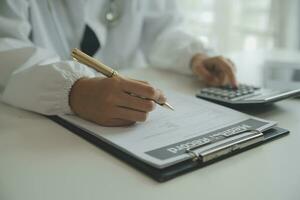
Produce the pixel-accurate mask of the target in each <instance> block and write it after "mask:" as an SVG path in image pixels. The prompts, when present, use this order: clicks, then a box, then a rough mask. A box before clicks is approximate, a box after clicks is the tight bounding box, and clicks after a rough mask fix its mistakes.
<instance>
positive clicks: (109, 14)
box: [103, 0, 123, 27]
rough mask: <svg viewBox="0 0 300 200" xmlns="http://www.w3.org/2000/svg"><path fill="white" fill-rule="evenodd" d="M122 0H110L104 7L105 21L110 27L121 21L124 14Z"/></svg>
mask: <svg viewBox="0 0 300 200" xmlns="http://www.w3.org/2000/svg"><path fill="white" fill-rule="evenodd" d="M122 1H123V0H109V2H108V4H107V5H106V6H105V7H104V12H103V13H104V16H103V19H104V23H105V24H106V25H107V26H108V27H112V26H114V25H116V24H117V22H119V21H120V19H121V16H122V7H123V6H122Z"/></svg>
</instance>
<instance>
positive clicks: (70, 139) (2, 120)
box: [0, 68, 300, 200]
mask: <svg viewBox="0 0 300 200" xmlns="http://www.w3.org/2000/svg"><path fill="white" fill-rule="evenodd" d="M247 70H248V69H247ZM123 73H125V74H127V75H130V76H131V77H133V78H138V79H143V80H147V81H149V82H150V83H153V84H154V85H157V86H159V87H160V88H162V89H163V90H165V89H174V90H177V91H179V92H182V93H185V94H187V95H195V92H196V91H197V89H199V87H200V86H201V84H200V83H199V81H198V80H197V79H196V78H191V77H190V76H187V75H179V74H176V73H172V72H169V71H165V70H158V69H154V68H147V69H135V70H127V71H124V72H123ZM247 73H248V72H247ZM244 74H245V73H244ZM238 76H239V77H242V78H243V75H239V73H238ZM244 77H246V76H244ZM247 77H248V76H247ZM252 77H257V71H255V70H254V71H253V73H252ZM246 81H247V82H248V83H249V82H253V83H254V82H256V81H258V80H256V79H247V80H246ZM247 112H248V113H249V114H253V115H254V116H257V117H262V118H264V119H268V120H274V121H277V122H278V124H279V126H281V127H283V128H287V129H289V130H290V131H291V133H290V134H289V135H288V136H286V137H283V138H281V139H278V140H275V141H272V142H270V143H267V144H265V145H261V146H259V147H257V148H254V149H251V150H249V151H246V152H243V153H241V154H238V155H236V156H233V157H230V158H228V159H225V160H222V161H220V162H217V163H215V164H212V165H210V166H207V167H204V168H202V169H199V170H196V171H193V172H191V173H188V174H185V175H182V176H180V177H177V178H175V179H173V180H171V181H168V182H165V183H158V182H155V181H154V180H152V179H151V178H149V177H147V176H145V175H144V174H142V173H141V172H139V171H136V170H135V169H134V168H132V167H131V166H128V165H127V164H125V163H124V162H122V161H120V160H118V159H116V158H115V157H113V156H111V155H110V154H108V153H106V152H104V151H103V150H101V149H99V148H97V147H96V146H94V145H92V144H90V143H89V142H87V141H85V140H83V139H82V138H80V137H78V136H76V135H75V134H73V133H71V132H69V131H68V130H66V129H64V128H63V127H61V126H59V125H57V124H56V123H54V122H52V121H50V120H49V119H47V118H46V117H44V116H41V115H39V114H35V113H32V112H27V111H24V110H20V109H17V108H13V107H10V106H8V105H5V104H3V103H0V199H1V200H19V199H22V200H38V199H39V200H40V199H43V200H48V199H49V200H50V199H51V200H53V199H64V200H68V199H70V200H71V199H72V200H77V199H89V200H94V199H95V200H96V199H124V200H125V199H145V200H147V199H173V200H176V199H178V200H179V199H244V200H247V199H249V200H250V199H251V200H253V199H255V200H257V199H264V200H265V199H272V200H283V199H284V200H297V199H300V191H299V188H300V170H299V168H300V156H299V151H300V150H299V149H300V133H299V131H300V99H289V100H285V101H281V102H278V103H276V104H275V105H273V106H269V107H265V108H261V109H259V110H249V111H247Z"/></svg>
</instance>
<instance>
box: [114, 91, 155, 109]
mask: <svg viewBox="0 0 300 200" xmlns="http://www.w3.org/2000/svg"><path fill="white" fill-rule="evenodd" d="M117 106H121V107H125V108H129V109H132V110H138V111H142V112H150V111H153V110H154V109H155V107H156V104H155V103H154V102H153V101H152V100H148V99H142V98H139V97H135V96H132V95H129V94H127V93H123V94H121V96H120V98H119V99H118V101H117Z"/></svg>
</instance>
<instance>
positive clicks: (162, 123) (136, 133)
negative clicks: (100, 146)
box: [60, 92, 275, 168]
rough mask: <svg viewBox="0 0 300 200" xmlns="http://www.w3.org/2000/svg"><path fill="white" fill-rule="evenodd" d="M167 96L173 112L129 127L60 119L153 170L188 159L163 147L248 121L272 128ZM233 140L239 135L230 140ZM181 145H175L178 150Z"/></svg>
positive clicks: (188, 99) (175, 95)
mask: <svg viewBox="0 0 300 200" xmlns="http://www.w3.org/2000/svg"><path fill="white" fill-rule="evenodd" d="M166 96H167V97H168V100H169V102H170V103H171V104H172V105H173V106H174V108H175V111H170V110H168V109H165V108H162V107H159V106H158V107H157V108H156V109H155V111H153V112H152V113H150V116H149V119H148V120H147V121H146V122H144V123H137V124H135V125H133V126H129V127H102V126H99V125H97V124H94V123H91V122H88V121H85V120H83V119H80V118H78V117H76V116H71V115H68V116H66V115H64V116H60V117H61V118H63V119H65V120H67V121H69V122H70V123H72V124H74V125H76V126H78V127H80V128H81V129H84V130H86V131H88V132H89V133H91V134H93V135H96V136H97V137H99V138H100V139H101V140H103V141H105V142H107V143H110V144H111V145H114V146H115V147H117V148H119V149H121V150H122V151H125V152H127V153H129V154H130V155H132V156H134V157H136V158H138V159H140V160H143V161H144V162H146V163H148V164H150V165H152V166H154V167H156V168H164V167H167V166H170V165H172V164H175V163H178V162H180V161H182V160H186V159H189V157H190V155H188V154H185V153H184V154H182V153H181V154H178V155H175V154H176V153H178V152H179V151H178V152H177V150H176V149H174V147H172V148H173V149H172V148H167V150H164V149H162V148H163V147H166V146H169V145H172V144H178V143H180V142H182V141H187V143H184V144H180V145H181V146H182V145H187V144H189V145H193V144H196V143H197V142H198V143H199V141H200V142H202V141H201V139H200V140H199V139H197V141H192V142H191V141H189V140H190V139H193V138H197V137H199V136H201V135H204V134H208V133H211V132H212V131H214V130H222V128H224V127H229V126H231V125H234V124H238V123H240V122H245V121H247V120H248V121H249V120H250V119H253V120H254V119H255V120H259V121H260V122H262V123H261V124H260V125H259V126H257V127H256V128H257V129H259V130H260V131H262V130H265V129H267V128H270V127H271V126H274V125H275V123H274V122H269V121H265V120H261V119H257V118H254V117H251V116H249V115H246V114H243V113H241V112H238V111H235V110H232V109H229V108H226V107H223V106H219V105H216V104H213V103H210V102H207V101H205V100H201V99H198V98H196V97H193V96H187V95H184V94H179V93H174V92H169V93H166ZM253 120H252V121H253ZM239 126H240V125H239ZM234 128H236V127H234ZM237 128H239V127H237ZM214 134H216V133H214ZM236 137H239V136H235V137H233V139H236ZM181 146H178V145H175V147H176V148H178V149H180V147H181ZM158 149H160V150H158ZM156 150H157V152H156ZM163 150H164V151H165V152H163ZM175 152H176V153H175ZM173 155H174V156H173Z"/></svg>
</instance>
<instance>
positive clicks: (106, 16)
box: [46, 0, 124, 54]
mask: <svg viewBox="0 0 300 200" xmlns="http://www.w3.org/2000/svg"><path fill="white" fill-rule="evenodd" d="M123 1H124V0H109V1H107V2H106V4H105V5H104V7H103V11H102V12H103V16H101V17H102V21H103V23H104V24H105V25H106V26H107V28H112V27H114V26H115V25H116V24H118V22H119V21H120V19H121V17H122V14H123V13H122V12H123V6H124V5H123V4H122V3H123ZM46 2H47V7H48V10H49V12H50V13H51V16H52V18H53V21H54V25H55V31H56V33H57V34H58V38H59V40H60V43H61V44H62V45H63V46H64V51H65V52H66V54H67V53H68V51H69V48H68V45H67V44H66V42H65V41H64V40H63V39H62V38H63V37H62V34H61V32H60V31H59V28H58V27H57V22H56V21H57V19H56V18H55V17H54V14H53V10H52V4H51V1H50V0H46Z"/></svg>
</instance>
